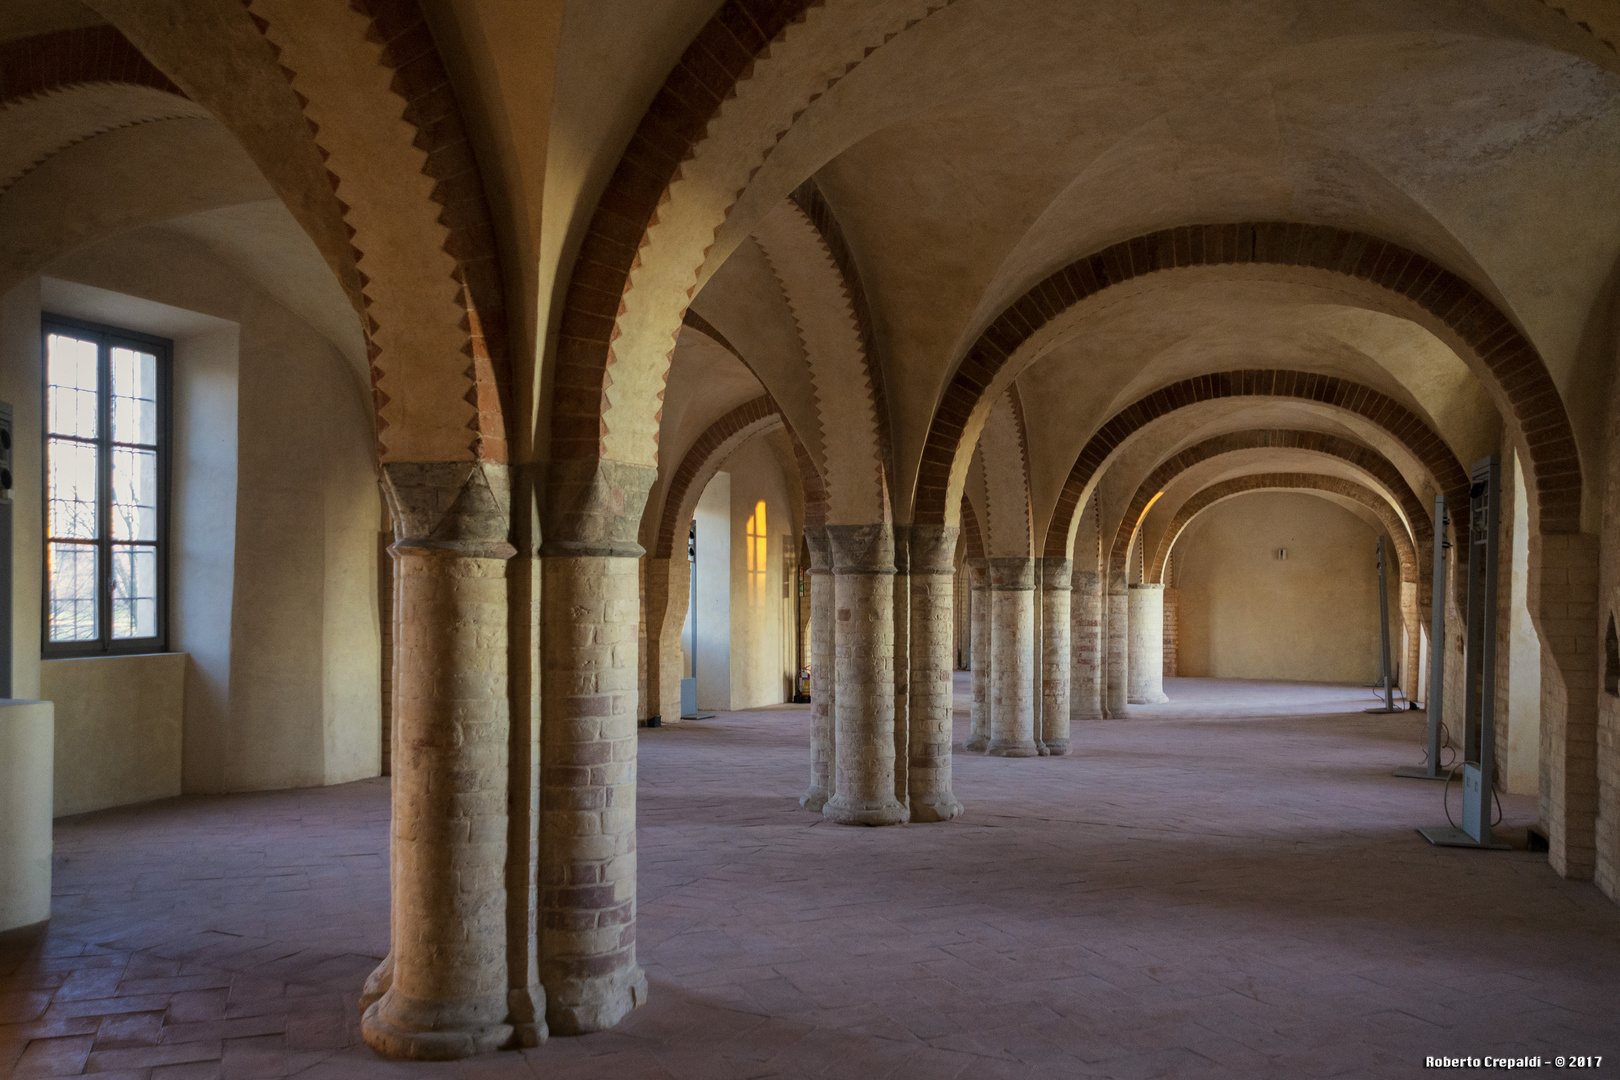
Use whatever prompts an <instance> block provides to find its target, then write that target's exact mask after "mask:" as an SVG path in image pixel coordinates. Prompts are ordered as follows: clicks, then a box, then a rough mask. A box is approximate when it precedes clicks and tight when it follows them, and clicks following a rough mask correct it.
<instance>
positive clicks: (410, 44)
mask: <svg viewBox="0 0 1620 1080" xmlns="http://www.w3.org/2000/svg"><path fill="white" fill-rule="evenodd" d="M242 2H243V5H244V6H246V7H248V8H249V14H250V15H251V16H252V18H253V21H254V24H255V25H256V26H258V28H259V31H260V33H264V34H265V35H266V36H265V41H266V43H267V44H269V45H270V48H271V49H272V50H273V51H275V52H276V54H277V57H278V60H279V57H280V50H279V49H278V48H277V47H276V44H275V42H273V41H271V40H270V38H269V35H268V33H267V31H268V29H269V23H268V22H267V21H266V20H265V19H264V18H263V17H261V16H260V15H258V14H257V13H255V12H253V11H252V9H251V5H252V0H242ZM349 7H350V9H351V10H353V11H355V12H357V13H358V14H360V15H364V16H365V17H366V18H367V19H368V20H370V24H369V26H368V28H367V31H366V37H367V39H368V40H370V41H373V42H375V43H377V44H379V45H381V46H382V55H381V58H380V59H381V62H382V64H383V65H384V66H386V67H387V68H389V69H390V70H392V71H393V73H394V77H393V80H392V82H391V83H390V84H389V90H390V91H391V92H392V93H394V94H395V95H396V96H398V97H399V98H400V99H401V101H402V103H403V109H402V112H401V116H400V118H401V119H402V120H404V121H405V122H406V123H407V124H410V125H411V126H412V127H413V128H415V129H416V137H415V139H414V140H413V145H415V147H416V148H417V149H418V150H420V151H422V152H423V153H424V154H425V155H426V161H425V162H424V163H423V166H422V172H423V174H424V175H425V176H427V177H429V178H430V179H432V180H433V181H434V184H433V190H432V191H431V192H430V193H429V196H428V197H429V198H431V199H432V200H433V201H434V202H435V203H437V204H439V206H440V207H441V210H440V213H439V223H440V224H441V225H443V226H444V227H445V229H446V230H447V232H448V238H447V239H446V241H445V245H444V250H445V252H446V253H447V254H449V255H450V257H451V258H452V259H454V260H455V265H456V268H455V271H454V278H455V281H456V284H457V285H458V286H459V287H460V296H459V298H458V299H459V303H460V305H461V307H462V309H463V311H464V312H465V314H464V316H463V317H462V322H461V329H462V330H463V331H464V332H465V333H466V335H467V343H466V344H465V345H464V346H462V350H461V351H462V353H463V355H465V356H466V357H467V370H466V378H467V386H468V390H467V394H466V397H465V399H464V400H466V401H467V403H468V404H470V405H472V406H473V408H474V409H475V412H474V416H473V419H472V421H471V422H470V423H469V425H468V426H469V428H470V429H471V434H472V441H471V444H470V446H469V449H470V450H472V452H473V454H474V456H475V457H477V458H478V459H479V460H481V461H491V462H497V463H505V462H506V461H508V460H509V458H510V452H509V446H508V437H507V430H506V418H507V417H508V416H509V415H511V396H512V385H511V384H512V375H511V361H510V357H509V355H508V342H507V325H506V300H505V286H504V285H503V283H502V280H501V266H500V257H499V252H498V250H497V247H496V241H495V227H494V220H493V218H492V216H491V214H490V210H489V201H488V198H487V196H486V193H485V190H484V181H483V176H482V174H481V173H480V172H479V169H478V162H477V161H476V160H475V158H474V156H473V151H472V144H471V142H470V141H469V139H468V137H467V130H466V126H465V124H464V123H463V121H462V118H461V108H460V106H459V104H458V103H457V101H456V94H455V88H454V87H453V86H452V85H451V83H450V75H449V72H448V71H447V69H446V68H445V65H444V61H443V59H442V58H441V57H440V55H439V51H438V46H437V45H435V43H434V41H433V34H432V32H431V30H430V29H429V27H428V24H427V19H426V17H425V16H424V15H423V14H422V9H421V5H420V4H419V2H418V0H350V4H349ZM282 70H283V71H284V72H285V73H286V75H287V79H288V82H289V83H291V82H293V81H294V80H295V79H296V77H297V72H295V71H293V70H291V69H289V68H288V67H287V66H286V65H285V64H283V65H282ZM296 89H297V88H296V86H295V87H294V90H295V91H296ZM299 100H300V101H303V100H305V99H304V98H303V97H302V96H301V95H300V98H299ZM309 126H310V133H311V135H312V137H314V139H315V144H316V148H317V149H318V150H319V151H320V153H321V157H322V159H323V160H324V159H326V158H328V157H329V156H330V155H329V153H328V151H327V150H326V149H325V148H324V147H322V146H321V145H320V132H319V129H318V128H317V126H316V124H315V123H314V122H313V121H310V122H309ZM327 175H328V177H329V178H330V179H331V181H332V187H333V189H334V190H335V189H336V188H337V187H338V185H339V183H340V182H342V180H343V178H341V177H338V176H336V175H334V174H333V173H332V172H331V171H330V170H328V172H327ZM350 179H353V178H350ZM338 205H339V207H340V208H341V209H342V210H343V211H344V213H345V215H347V212H348V207H347V206H346V205H344V204H343V202H342V201H341V200H339V203H338ZM345 224H346V225H347V227H348V229H349V239H350V241H351V247H353V250H354V257H355V263H356V265H357V266H358V264H359V263H360V261H361V256H362V252H361V249H360V248H359V247H358V246H355V245H354V244H353V241H354V240H355V239H356V237H357V233H356V232H355V229H354V226H353V225H350V224H348V223H347V222H345ZM360 239H361V240H362V242H363V240H364V238H360ZM360 281H361V286H362V288H361V297H362V300H363V302H364V303H366V304H367V305H368V306H369V304H370V301H371V297H370V296H369V295H367V293H366V290H365V286H366V285H367V284H368V282H369V279H368V278H367V277H366V275H365V274H364V273H362V274H361V275H360ZM363 322H364V324H365V328H366V337H367V352H368V354H369V355H370V359H371V361H372V366H371V382H372V395H373V399H374V404H375V407H376V412H377V435H378V452H379V453H381V452H382V450H383V445H382V432H383V430H384V428H386V427H387V423H386V421H384V420H383V416H382V411H383V406H385V405H386V404H387V403H388V400H389V399H388V395H387V394H386V393H385V392H384V391H383V390H382V388H381V386H380V379H381V376H382V371H381V370H380V368H379V367H378V364H377V360H378V351H377V347H376V345H375V344H373V343H372V341H371V335H372V334H373V333H374V332H375V331H376V329H377V324H376V322H375V320H374V319H372V318H371V316H370V315H369V314H367V315H365V316H364V319H363Z"/></svg>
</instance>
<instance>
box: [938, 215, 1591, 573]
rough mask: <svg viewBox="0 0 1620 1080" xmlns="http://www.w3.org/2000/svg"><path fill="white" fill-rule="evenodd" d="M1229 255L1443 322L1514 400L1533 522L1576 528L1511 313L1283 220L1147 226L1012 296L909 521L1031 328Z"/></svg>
mask: <svg viewBox="0 0 1620 1080" xmlns="http://www.w3.org/2000/svg"><path fill="white" fill-rule="evenodd" d="M1233 265H1275V266H1297V267H1302V268H1309V269H1315V270H1326V271H1329V272H1331V273H1336V274H1343V275H1345V276H1347V277H1354V278H1359V279H1361V280H1364V281H1368V282H1371V283H1372V284H1375V285H1378V286H1380V287H1381V288H1384V289H1387V290H1389V291H1390V292H1393V293H1396V294H1398V295H1400V296H1402V297H1404V298H1406V299H1407V300H1410V301H1411V302H1412V303H1415V304H1416V305H1418V306H1419V307H1420V308H1422V309H1423V310H1425V311H1427V312H1428V313H1429V314H1430V315H1431V316H1433V317H1434V318H1436V319H1438V320H1439V321H1440V322H1442V323H1443V324H1444V325H1446V326H1447V327H1449V328H1450V329H1451V330H1452V331H1453V332H1454V333H1456V334H1457V335H1458V337H1460V338H1461V339H1462V340H1463V342H1464V343H1466V345H1467V346H1468V348H1469V349H1471V350H1472V351H1473V352H1474V354H1475V355H1476V356H1477V357H1478V358H1479V360H1480V361H1481V362H1482V363H1483V364H1484V365H1485V367H1486V369H1487V372H1488V378H1490V379H1491V380H1493V381H1494V382H1495V383H1496V384H1497V386H1498V387H1499V388H1500V389H1501V390H1502V392H1503V393H1504V394H1505V395H1506V397H1507V399H1508V401H1509V402H1510V403H1511V406H1512V409H1513V415H1514V418H1515V420H1516V421H1517V422H1518V424H1519V426H1520V429H1521V430H1522V431H1523V433H1524V438H1525V441H1526V443H1527V444H1528V447H1529V451H1530V464H1531V467H1532V471H1533V474H1534V476H1535V486H1536V493H1537V499H1538V509H1539V526H1540V530H1541V532H1542V533H1543V534H1548V533H1570V532H1579V531H1580V517H1581V465H1580V459H1579V456H1578V454H1577V451H1576V447H1575V436H1574V432H1573V429H1572V428H1571V427H1570V424H1569V417H1568V414H1567V413H1566V412H1565V410H1564V404H1563V400H1562V398H1561V397H1560V396H1559V393H1558V389H1557V387H1556V386H1555V385H1554V384H1553V381H1552V376H1551V375H1550V374H1549V373H1548V371H1547V365H1546V364H1545V363H1544V362H1543V361H1542V358H1541V355H1540V354H1539V353H1538V352H1537V351H1536V349H1535V347H1534V346H1533V345H1531V344H1530V342H1529V341H1527V340H1526V339H1525V338H1524V336H1523V335H1522V334H1520V333H1519V331H1518V330H1517V329H1516V328H1515V327H1514V325H1513V323H1512V322H1511V321H1510V320H1509V319H1508V317H1507V316H1506V315H1504V314H1503V313H1502V312H1501V311H1500V310H1499V309H1498V308H1497V307H1496V306H1495V305H1494V304H1492V303H1491V302H1490V301H1489V300H1488V299H1486V297H1485V296H1484V294H1483V293H1481V292H1480V291H1479V290H1478V289H1476V288H1474V287H1473V286H1472V285H1470V284H1469V283H1468V282H1467V281H1464V280H1463V279H1462V278H1460V277H1458V276H1457V275H1456V274H1453V273H1451V272H1450V271H1448V270H1446V269H1445V268H1444V267H1441V266H1440V265H1439V264H1437V263H1434V262H1432V261H1430V260H1429V259H1427V258H1425V257H1424V256H1422V255H1419V254H1417V253H1415V252H1412V251H1409V250H1407V249H1406V248H1403V247H1401V246H1400V245H1398V244H1394V243H1390V242H1388V241H1385V240H1380V239H1378V238H1377V237H1374V236H1368V235H1366V234H1364V233H1356V232H1350V231H1348V230H1345V229H1335V228H1330V227H1328V226H1322V225H1303V224H1298V223H1290V222H1246V223H1234V224H1222V225H1189V226H1182V227H1180V228H1175V229H1165V230H1162V231H1160V232H1154V233H1148V234H1146V235H1144V236H1138V237H1136V238H1135V239H1132V240H1127V241H1124V242H1123V243H1119V244H1115V245H1113V246H1112V247H1108V248H1104V249H1103V250H1102V251H1099V252H1097V253H1095V254H1093V255H1088V256H1086V257H1085V258H1082V259H1077V260H1076V261H1074V262H1072V263H1070V264H1069V265H1067V266H1065V267H1063V268H1062V269H1061V270H1059V271H1057V272H1056V273H1055V274H1052V275H1051V276H1050V277H1048V278H1046V279H1045V280H1044V281H1041V282H1040V283H1039V284H1037V285H1036V286H1035V287H1034V288H1032V289H1030V290H1029V291H1028V292H1027V293H1025V294H1024V295H1023V296H1022V297H1020V298H1019V299H1018V300H1017V301H1015V302H1014V303H1012V304H1011V305H1009V306H1008V307H1007V308H1006V309H1005V310H1003V311H1002V312H1001V314H1000V315H999V316H997V317H996V319H995V320H994V321H993V322H991V324H990V325H989V326H988V327H986V328H985V330H984V333H983V334H981V335H980V336H979V338H978V340H977V341H975V342H974V343H973V345H972V347H971V348H969V349H968V352H967V355H966V356H964V357H963V358H962V362H961V364H960V365H959V366H958V368H957V371H956V374H955V375H954V376H953V377H952V379H951V382H950V384H949V385H948V386H947V387H946V389H945V393H944V395H943V396H942V398H941V400H940V404H939V407H938V408H937V409H936V410H935V414H934V421H933V423H932V425H931V426H930V428H929V432H928V439H927V441H926V443H925V445H924V448H923V456H922V464H921V467H920V469H919V471H918V479H917V499H916V507H917V510H916V514H915V520H916V521H917V522H919V523H920V524H935V525H937V524H943V523H944V521H945V511H946V506H945V500H946V488H947V486H948V485H949V482H950V473H951V466H952V463H953V462H954V461H955V459H956V453H957V449H958V447H959V446H960V444H961V440H962V437H963V435H964V433H965V431H966V429H967V424H968V421H969V417H970V416H971V414H972V413H973V410H974V408H975V407H976V406H977V405H978V404H979V402H980V400H981V398H982V397H983V395H984V393H985V391H986V389H987V388H988V387H989V386H990V385H991V382H992V381H993V380H994V379H995V377H996V375H997V374H998V373H999V372H1000V371H1001V369H1002V367H1003V366H1004V365H1005V364H1006V363H1007V361H1008V359H1009V358H1011V357H1012V355H1013V354H1014V353H1015V352H1017V351H1018V349H1019V348H1020V347H1021V346H1022V345H1023V344H1024V343H1025V342H1026V341H1028V340H1029V338H1030V337H1031V336H1032V335H1033V334H1034V333H1035V332H1036V331H1037V330H1038V329H1040V328H1041V327H1043V326H1045V325H1046V324H1047V323H1048V322H1050V321H1052V320H1053V319H1055V318H1057V317H1058V316H1059V315H1060V314H1062V313H1063V312H1066V311H1068V310H1069V309H1070V308H1072V307H1074V306H1075V305H1076V304H1078V303H1080V302H1081V301H1082V300H1085V299H1087V298H1089V297H1092V296H1095V295H1097V294H1098V293H1100V292H1102V291H1104V290H1106V289H1108V288H1111V287H1113V286H1115V285H1119V284H1121V283H1123V282H1126V281H1130V280H1132V279H1134V278H1137V277H1141V276H1143V275H1145V274H1152V273H1157V272H1160V271H1167V270H1173V269H1178V268H1182V267H1194V266H1233ZM1229 374H1230V373H1229ZM1304 377H1305V378H1307V379H1310V380H1317V381H1318V383H1320V385H1317V386H1313V387H1312V388H1310V390H1309V394H1310V395H1315V394H1324V393H1329V392H1330V390H1329V384H1332V383H1334V382H1337V380H1332V379H1328V378H1326V377H1325V376H1304ZM1207 378H1211V379H1222V378H1226V376H1208V377H1207ZM1194 381H1196V380H1194ZM1292 396H1308V395H1307V394H1298V395H1292ZM1385 400H1386V401H1387V400H1388V399H1385ZM1334 403H1335V404H1337V403H1338V402H1337V401H1335V402H1334ZM1396 407H1397V408H1399V406H1396ZM1357 411H1359V409H1358V410H1357ZM1403 411H1404V410H1403ZM1407 415H1408V416H1410V415H1411V414H1409V413H1408V414H1407ZM1413 419H1415V418H1413ZM1078 467H1079V466H1077V468H1078ZM1448 486H1449V485H1448ZM1070 494H1071V493H1069V492H1068V491H1067V490H1066V491H1065V495H1066V497H1067V496H1069V495H1070ZM1072 513H1073V507H1072V506H1069V507H1068V508H1067V509H1066V510H1064V511H1063V512H1062V513H1061V514H1060V516H1061V517H1062V519H1063V520H1064V522H1065V525H1066V524H1067V521H1068V519H1069V517H1070V516H1071V515H1072ZM1049 543H1050V541H1049ZM1048 554H1049V555H1050V554H1051V552H1050V551H1048ZM1059 554H1061V552H1060V553H1059Z"/></svg>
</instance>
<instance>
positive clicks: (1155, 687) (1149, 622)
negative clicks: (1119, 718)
mask: <svg viewBox="0 0 1620 1080" xmlns="http://www.w3.org/2000/svg"><path fill="white" fill-rule="evenodd" d="M1129 603H1130V612H1131V615H1130V619H1131V624H1130V636H1131V644H1130V661H1129V664H1130V672H1129V676H1128V678H1129V682H1128V683H1127V690H1126V694H1127V700H1128V701H1129V702H1130V703H1131V704H1132V705H1159V704H1162V703H1164V702H1166V701H1169V700H1170V699H1169V698H1168V697H1165V694H1164V586H1163V585H1146V584H1144V585H1132V586H1131V588H1130V601H1129Z"/></svg>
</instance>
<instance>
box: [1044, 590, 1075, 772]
mask: <svg viewBox="0 0 1620 1080" xmlns="http://www.w3.org/2000/svg"><path fill="white" fill-rule="evenodd" d="M1041 563H1042V565H1041V623H1042V625H1041V669H1042V670H1041V745H1042V746H1043V747H1044V748H1045V750H1046V752H1047V753H1048V754H1053V755H1059V756H1061V755H1063V754H1067V753H1068V752H1069V693H1070V677H1069V664H1070V662H1071V656H1070V647H1069V603H1070V600H1069V568H1070V564H1069V560H1068V559H1043V560H1041Z"/></svg>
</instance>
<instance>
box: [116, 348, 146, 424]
mask: <svg viewBox="0 0 1620 1080" xmlns="http://www.w3.org/2000/svg"><path fill="white" fill-rule="evenodd" d="M112 437H113V442H118V443H140V444H142V445H144V446H154V445H156V444H157V357H156V356H153V355H152V354H151V353H145V352H137V351H136V350H134V349H122V348H114V349H113V350H112Z"/></svg>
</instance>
